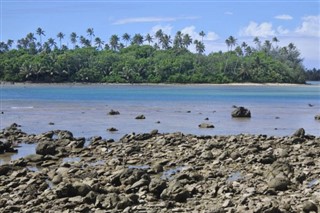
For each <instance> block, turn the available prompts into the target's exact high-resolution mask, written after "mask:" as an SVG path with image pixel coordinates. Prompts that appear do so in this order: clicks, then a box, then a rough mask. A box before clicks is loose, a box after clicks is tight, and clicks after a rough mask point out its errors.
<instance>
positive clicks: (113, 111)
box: [108, 109, 120, 115]
mask: <svg viewBox="0 0 320 213" xmlns="http://www.w3.org/2000/svg"><path fill="white" fill-rule="evenodd" d="M108 114H109V115H120V112H119V111H115V110H113V109H112V110H110V112H109V113H108Z"/></svg>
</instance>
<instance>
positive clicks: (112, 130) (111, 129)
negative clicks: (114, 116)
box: [107, 127, 118, 132]
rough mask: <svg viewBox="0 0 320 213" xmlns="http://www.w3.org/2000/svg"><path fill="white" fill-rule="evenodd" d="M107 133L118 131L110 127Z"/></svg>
mask: <svg viewBox="0 0 320 213" xmlns="http://www.w3.org/2000/svg"><path fill="white" fill-rule="evenodd" d="M107 130H108V131H109V132H116V131H118V129H116V128H114V127H111V128H109V129H107Z"/></svg>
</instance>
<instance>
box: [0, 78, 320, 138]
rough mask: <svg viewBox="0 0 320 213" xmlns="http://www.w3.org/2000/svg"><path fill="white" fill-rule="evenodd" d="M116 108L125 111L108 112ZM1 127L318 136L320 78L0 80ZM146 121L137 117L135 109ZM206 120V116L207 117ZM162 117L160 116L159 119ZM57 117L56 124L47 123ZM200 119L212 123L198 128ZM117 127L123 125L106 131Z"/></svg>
mask: <svg viewBox="0 0 320 213" xmlns="http://www.w3.org/2000/svg"><path fill="white" fill-rule="evenodd" d="M233 105H236V106H244V107H247V108H249V109H250V110H251V114H252V118H251V119H233V118H231V112H232V110H233V108H232V106H233ZM111 109H113V110H117V111H119V112H120V115H116V116H110V115H108V112H109V111H110V110H111ZM1 111H2V112H3V114H1V124H0V125H1V129H2V128H5V127H7V126H9V125H10V124H12V123H14V122H15V123H18V124H20V125H21V126H22V127H21V128H22V130H23V131H25V132H27V133H29V134H31V133H35V134H38V133H42V132H45V131H49V130H54V129H63V130H70V131H71V132H73V133H74V135H75V136H76V137H80V136H84V137H86V138H89V137H92V136H96V135H100V136H102V137H103V138H106V139H110V138H113V139H115V140H117V139H119V138H120V137H121V136H123V135H124V134H127V133H131V132H136V133H144V132H149V131H151V130H153V129H158V130H159V132H161V133H167V132H176V131H181V132H183V133H186V134H187V133H192V134H197V135H226V134H240V133H250V134H267V135H276V136H285V135H291V134H293V132H294V131H295V130H296V129H298V128H301V127H303V128H304V129H305V130H306V133H308V134H312V135H316V136H320V121H316V120H315V119H314V116H315V115H316V114H319V113H320V84H319V83H313V84H312V85H299V86H293V85H290V86H268V85H249V86H248V85H247V86H246V85H241V86H236V85H71V84H70V85H28V84H26V85H21V84H20V85H9V84H4V85H1ZM140 114H143V115H145V117H146V119H145V120H136V119H135V117H136V116H137V115H140ZM206 118H207V119H209V120H205V119H206ZM158 121H159V122H158ZM50 122H52V123H54V125H49V123H50ZM202 122H206V123H211V124H213V125H214V126H215V128H214V129H199V128H198V125H199V124H200V123H202ZM111 127H115V128H117V129H118V130H119V131H117V132H115V133H111V132H108V131H107V129H108V128H111Z"/></svg>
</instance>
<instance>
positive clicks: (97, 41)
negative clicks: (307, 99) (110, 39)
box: [94, 37, 104, 50]
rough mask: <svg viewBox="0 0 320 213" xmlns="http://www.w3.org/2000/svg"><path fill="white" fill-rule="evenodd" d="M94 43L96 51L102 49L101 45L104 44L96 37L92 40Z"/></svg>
mask: <svg viewBox="0 0 320 213" xmlns="http://www.w3.org/2000/svg"><path fill="white" fill-rule="evenodd" d="M94 42H95V44H96V46H97V47H98V49H100V50H101V49H102V45H103V44H104V42H103V41H102V40H101V39H100V38H99V37H96V38H95V39H94Z"/></svg>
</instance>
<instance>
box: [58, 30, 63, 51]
mask: <svg viewBox="0 0 320 213" xmlns="http://www.w3.org/2000/svg"><path fill="white" fill-rule="evenodd" d="M57 37H58V39H59V43H60V49H61V40H62V39H63V38H64V34H63V33H62V32H59V33H58V34H57Z"/></svg>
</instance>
